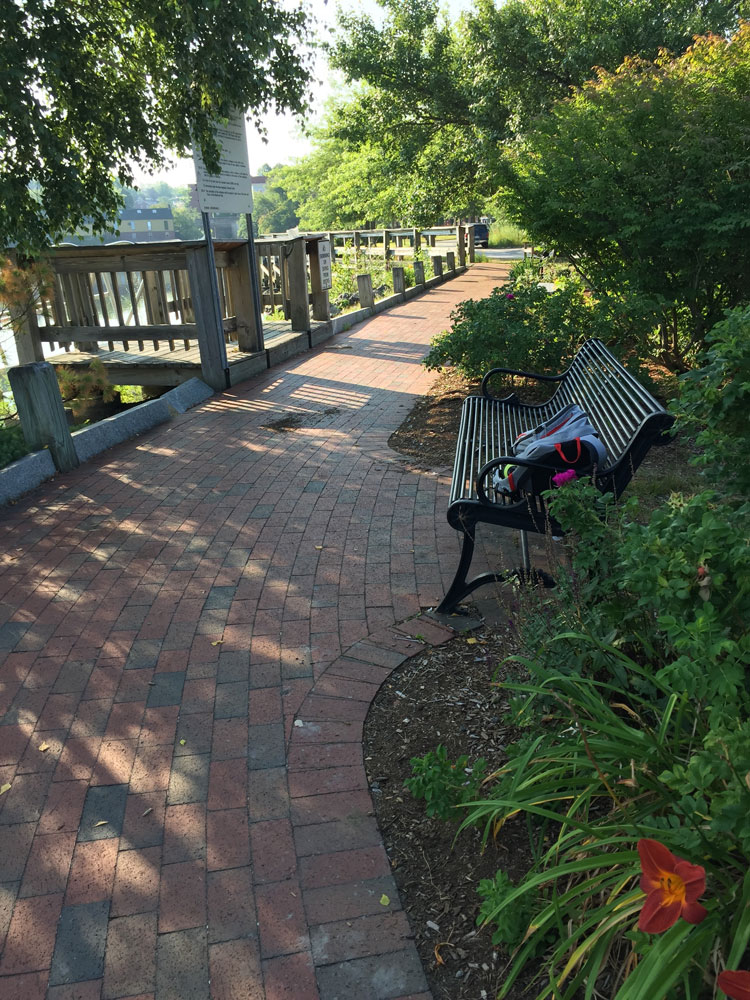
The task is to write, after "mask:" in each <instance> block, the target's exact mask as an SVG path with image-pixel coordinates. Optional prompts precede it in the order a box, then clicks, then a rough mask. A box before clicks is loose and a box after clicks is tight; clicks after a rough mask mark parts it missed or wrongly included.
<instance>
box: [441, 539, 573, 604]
mask: <svg viewBox="0 0 750 1000" xmlns="http://www.w3.org/2000/svg"><path fill="white" fill-rule="evenodd" d="M474 529H475V525H471V526H468V527H466V528H464V541H463V545H462V547H461V558H460V559H459V562H458V569H457V570H456V575H455V576H454V577H453V583H452V584H451V585H450V587H449V588H448V593H447V594H446V595H445V597H444V598H443V599H442V601H441V602H440V604H438V606H437V607H436V608H435V613H436V614H439V615H449V614H452V613H453V612H454V611H455V610H456V607H457V605H458V604H460V602H461V601H462V600H463V599H464V598H465V597H468V596H469V594H472V593H473V592H474V591H475V590H477V588H479V587H483V586H484V585H485V584H487V583H507V582H508V581H509V580H518V581H520V582H521V583H534V584H540V583H541V584H542V585H543V586H545V587H554V586H555V581H554V580H553V579H552V577H551V576H550V575H549V574H548V573H545V572H544V571H543V570H540V569H532V568H531V560H530V558H529V539H528V535H527V533H526V532H525V531H522V532H521V558H522V559H523V565H522V566H520V567H519V568H518V569H513V570H510V571H509V572H506V573H480V574H479V576H475V577H474V579H473V580H467V579H466V577H467V576H468V573H469V567H470V566H471V560H472V558H473V556H474Z"/></svg>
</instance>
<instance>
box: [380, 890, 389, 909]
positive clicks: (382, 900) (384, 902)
mask: <svg viewBox="0 0 750 1000" xmlns="http://www.w3.org/2000/svg"><path fill="white" fill-rule="evenodd" d="M389 903H390V899H389V897H388V896H386V894H385V893H383V895H382V896H381V897H380V905H381V906H388V905H389Z"/></svg>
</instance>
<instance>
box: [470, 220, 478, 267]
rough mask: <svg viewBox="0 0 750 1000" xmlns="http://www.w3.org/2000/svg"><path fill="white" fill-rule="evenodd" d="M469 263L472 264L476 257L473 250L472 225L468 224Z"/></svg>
mask: <svg viewBox="0 0 750 1000" xmlns="http://www.w3.org/2000/svg"><path fill="white" fill-rule="evenodd" d="M468 229H469V263H470V264H473V263H474V261H475V259H476V254H475V252H474V226H469V227H468Z"/></svg>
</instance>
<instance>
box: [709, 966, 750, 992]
mask: <svg viewBox="0 0 750 1000" xmlns="http://www.w3.org/2000/svg"><path fill="white" fill-rule="evenodd" d="M717 982H718V984H719V989H720V990H724V992H725V993H726V995H727V996H728V997H729V998H730V1000H750V972H733V971H731V970H729V969H728V970H727V971H726V972H720V973H719V978H718V980H717Z"/></svg>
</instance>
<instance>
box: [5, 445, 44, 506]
mask: <svg viewBox="0 0 750 1000" xmlns="http://www.w3.org/2000/svg"><path fill="white" fill-rule="evenodd" d="M56 473H57V469H56V468H55V463H54V462H53V461H52V456H51V455H50V453H49V452H48V451H47V449H46V448H45V450H44V451H35V452H34V453H33V454H31V455H25V456H24V457H23V458H19V459H18V460H17V461H16V462H11V463H10V465H6V466H5V468H4V469H0V504H3V505H4V504H9V503H11V502H12V501H13V500H17V499H18V498H19V497H20V496H23V494H24V493H28V492H29V490H34V489H36V487H37V486H40V485H41V484H42V483H43V482H44V481H45V480H46V479H50V478H51V477H52V476H54V475H55V474H56Z"/></svg>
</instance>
